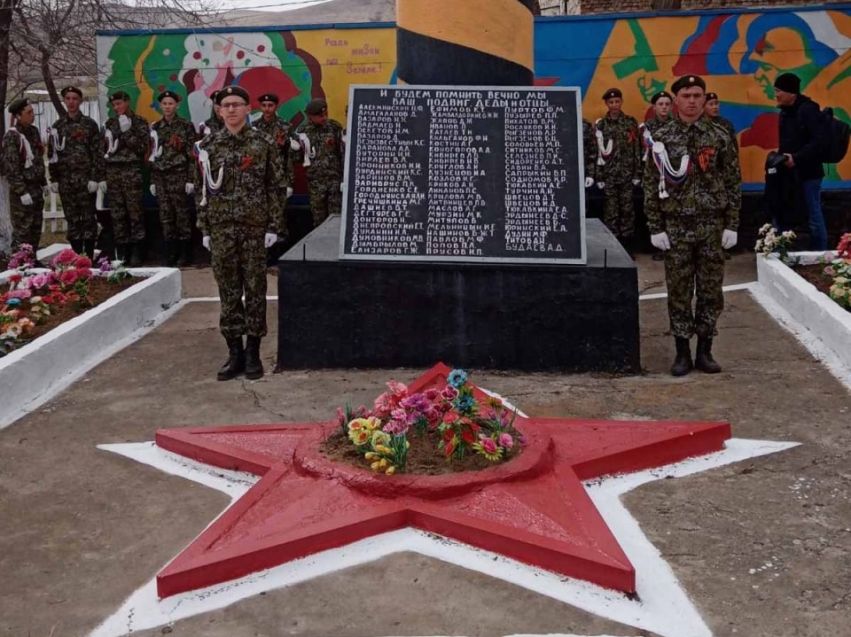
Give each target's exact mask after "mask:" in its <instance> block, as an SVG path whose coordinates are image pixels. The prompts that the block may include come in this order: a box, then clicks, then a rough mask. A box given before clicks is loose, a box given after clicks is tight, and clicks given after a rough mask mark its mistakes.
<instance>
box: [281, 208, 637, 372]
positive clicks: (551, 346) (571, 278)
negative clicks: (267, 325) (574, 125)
mask: <svg viewBox="0 0 851 637" xmlns="http://www.w3.org/2000/svg"><path fill="white" fill-rule="evenodd" d="M586 235H587V242H588V243H587V245H588V265H586V266H568V265H511V264H502V263H488V264H482V265H478V264H453V263H410V262H404V261H392V260H388V261H378V262H376V261H371V262H364V261H357V262H352V261H341V260H340V259H339V251H340V217H332V218H331V219H329V220H328V221H327V222H326V223H325V224H323V225H322V226H320V227H319V228H317V229H316V230H314V231H313V232H312V233H311V234H309V235H308V236H307V237H305V238H304V239H303V240H302V241H301V242H299V243H298V244H297V245H295V246H294V247H293V248H292V249H291V250H290V251H289V252H287V253H286V254H285V255H284V256H283V257H281V260H280V261H279V263H278V273H279V276H278V298H279V303H278V365H279V367H280V368H282V369H322V368H332V367H333V368H353V367H360V368H363V367H366V368H394V367H418V368H421V367H429V366H431V365H434V364H435V363H436V362H438V361H442V362H444V363H446V364H447V365H452V366H456V367H466V368H485V369H511V370H523V371H549V370H560V371H570V372H589V371H605V372H618V373H639V371H640V369H641V366H640V359H639V331H638V275H637V270H636V267H635V263H634V262H633V261H632V259H630V258H629V256H628V255H627V253H626V252H625V251H624V250H623V248H622V247H621V246H620V244H619V243H618V241H617V240H616V239H615V238H614V237H613V236H612V234H611V233H610V232H609V231H608V230H607V229H606V228H605V227H604V226H603V224H602V223H600V222H599V221H597V220H595V219H589V220H588V221H587V232H586Z"/></svg>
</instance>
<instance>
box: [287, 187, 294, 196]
mask: <svg viewBox="0 0 851 637" xmlns="http://www.w3.org/2000/svg"><path fill="white" fill-rule="evenodd" d="M292 196H293V189H292V188H289V187H288V188H287V199H289V198H290V197H292Z"/></svg>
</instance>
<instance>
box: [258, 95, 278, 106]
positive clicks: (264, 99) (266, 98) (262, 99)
mask: <svg viewBox="0 0 851 637" xmlns="http://www.w3.org/2000/svg"><path fill="white" fill-rule="evenodd" d="M257 101H258V102H275V104H278V103H279V102H280V101H281V100H280V98H279V97H278V96H277V95H275V94H274V93H263V95H261V96H260V97H258V98H257Z"/></svg>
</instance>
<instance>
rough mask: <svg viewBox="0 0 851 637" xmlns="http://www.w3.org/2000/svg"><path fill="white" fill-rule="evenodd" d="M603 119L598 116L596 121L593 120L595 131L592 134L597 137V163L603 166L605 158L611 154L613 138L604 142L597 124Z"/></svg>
mask: <svg viewBox="0 0 851 637" xmlns="http://www.w3.org/2000/svg"><path fill="white" fill-rule="evenodd" d="M602 121H603V118H602V117H601V118H599V119H598V120H597V121H596V122H594V128H595V133H594V136H595V137H596V138H597V150H598V151H599V152H598V153H597V165H598V166H605V165H606V160H607V159H608V158H609V157H611V156H612V142H614V140H613V139H610V140H609V143H608V144H604V140H603V131H601V130H600V128H599V125H600V122H602Z"/></svg>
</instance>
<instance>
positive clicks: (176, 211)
mask: <svg viewBox="0 0 851 637" xmlns="http://www.w3.org/2000/svg"><path fill="white" fill-rule="evenodd" d="M61 96H62V100H63V103H64V105H65V109H66V114H65V115H63V116H62V117H60V118H59V119H58V120H57V121H56V122H55V123H54V124H53V125H52V126H51V127H50V129H49V130H48V131H47V139H46V144H45V142H44V141H43V140H42V137H41V134H40V132H39V131H38V129H37V128H36V127H35V126H34V125H33V122H34V120H35V113H34V111H33V106H32V103H31V102H30V101H29V100H28V99H26V98H22V99H19V100H15V101H14V102H13V103H12V104H10V105H9V112H10V113H11V114H12V116H13V122H12V126H11V127H10V130H9V131H8V132H7V134H6V136H5V138H4V140H3V151H2V162H3V169H4V173H5V175H6V176H7V178H8V180H9V184H10V189H11V194H12V197H11V217H12V227H13V236H12V245H13V246H14V247H17V246H19V245H20V244H23V243H28V244H30V245H32V246H33V247H34V248H35V249H36V250H37V249H38V245H39V243H40V240H41V228H42V222H43V209H44V188H45V186H49V189H50V191H51V192H54V193H58V194H59V196H60V198H61V201H62V207H63V212H64V216H65V221H66V224H67V238H68V241H69V242H70V243H71V246H72V248H73V249H74V250H75V251H76V252H78V253H81V254H82V253H86V254H89V255H92V254H93V253H94V247H95V240H96V239H97V232H98V223H97V217H96V212H95V208H96V205H95V198H96V196H97V197H103V196H104V195H107V194H108V197H109V209H110V215H111V219H112V230H113V237H114V241H115V246H116V256H117V258H119V259H121V260H124V261H126V262H128V263H129V264H130V265H131V266H138V265H141V263H142V261H143V260H144V257H145V254H144V248H145V238H146V231H145V215H144V183H143V167H144V166H145V164H146V163H147V164H148V166H149V168H150V184H151V185H150V193H151V194H152V195H153V196H154V197H156V198H157V203H158V208H159V214H160V223H161V226H162V232H163V238H164V240H165V254H164V263H165V264H166V265H169V266H174V265H180V266H186V265H190V264H191V262H192V212H191V207H190V205H189V196H191V195H193V193H194V192H195V172H196V163H197V161H196V156H195V152H196V151H195V144H196V142H197V141H198V140H199V139H206V138H209V137H214V136H215V135H217V134H218V133H220V132H221V131H223V130H224V129H225V125H224V122H223V118H222V114H221V112H220V107H219V106H218V104H217V100H216V97H217V95H216V93H214V94H213V95H212V96H211V97H212V99H213V101H214V107H213V112H212V113H211V115H210V118H209V119H207V120H206V121H205V122H204V123H203V124H201V125H200V127H199V131H198V133H196V131H195V127H194V125H193V124H192V122H190V121H188V120H185V119H183V118H181V117H180V116H179V115H177V110H178V106H179V104H180V99H181V98H180V96H179V95H178V94H177V93H174V92H172V91H164V92H162V93H160V94H159V95H158V97H157V102H158V104H159V111H160V113H161V114H162V118H161V119H159V120H157V121H156V122H154V123H153V124H149V123H148V122H147V121H146V120H145V118H143V117H141V116H140V115H138V114H136V113H134V112H133V110H132V108H131V101H130V96H129V95H128V94H127V93H126V92H125V91H116V92H115V93H113V94H111V95H110V96H109V102H110V104H111V106H112V110H113V113H114V115H113V116H112V117H110V118H109V119H108V120H107V121H106V123H105V124H104V126H103V128H102V129H101V128H100V127H99V126H98V124H97V123H96V122H95V121H94V120H93V119H91V118H90V117H88V116H86V115H84V114H83V113H82V112H81V111H80V105H81V103H82V100H83V92H82V90H81V89H79V88H77V87H74V86H68V87H66V88H64V89H62V91H61ZM258 103H259V105H260V110H261V111H262V116H261V117H260V118H258V119H257V120H256V121H255V122H254V124H253V127H254V128H256V129H257V130H258V131H259V132H261V133H263V134H264V136H266V137H268V138H269V139H270V140H271V141H272V142H273V143H274V145H275V146H276V147H277V149H278V152H279V155H280V158H281V161H282V165H283V167H284V169H283V172H282V175H281V180H280V182H279V183H278V185H277V188H278V189H279V190H280V195H281V197H282V200H283V201H284V202H285V201H286V199H287V198H289V197H290V196H291V195H292V187H293V183H294V180H295V164H296V163H303V165H304V167H305V171H306V173H307V178H308V185H309V188H310V203H311V212H312V218H313V224H314V227H315V226H316V225H319V224H320V223H322V222H323V221H324V220H325V219H326V218H327V217H328V215H329V214H339V213H340V210H341V203H342V198H341V197H342V195H341V183H342V180H343V138H342V137H343V136H342V131H343V127H342V126H341V125H340V124H339V123H337V122H336V121H334V120H329V119H328V107H327V104H326V102H325V101H324V100H322V99H316V100H313V101H311V102H310V103H309V104H308V105H307V108H306V109H305V112H306V114H307V117H308V119H307V121H306V122H305V123H304V125H302V127H301V128H300V129H299V130H298V131H294V130H292V127H291V125H290V123H289V122H288V121H285V120H283V119H282V118H281V117H279V116H278V115H277V109H278V105H279V99H278V97H277V96H276V95H275V94H274V93H265V94H263V95H261V96H260V97H259V98H258ZM45 150H46V152H47V155H48V164H49V174H48V171H45V166H44V161H43V159H44V153H45ZM200 199H201V198H199V203H200ZM198 213H199V218H200V217H201V216H202V215H203V210H202V208H201V207H200V206H198ZM285 232H286V229H285V228H282V229H281V233H280V234H281V236H282V237H283V236H284V235H285Z"/></svg>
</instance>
